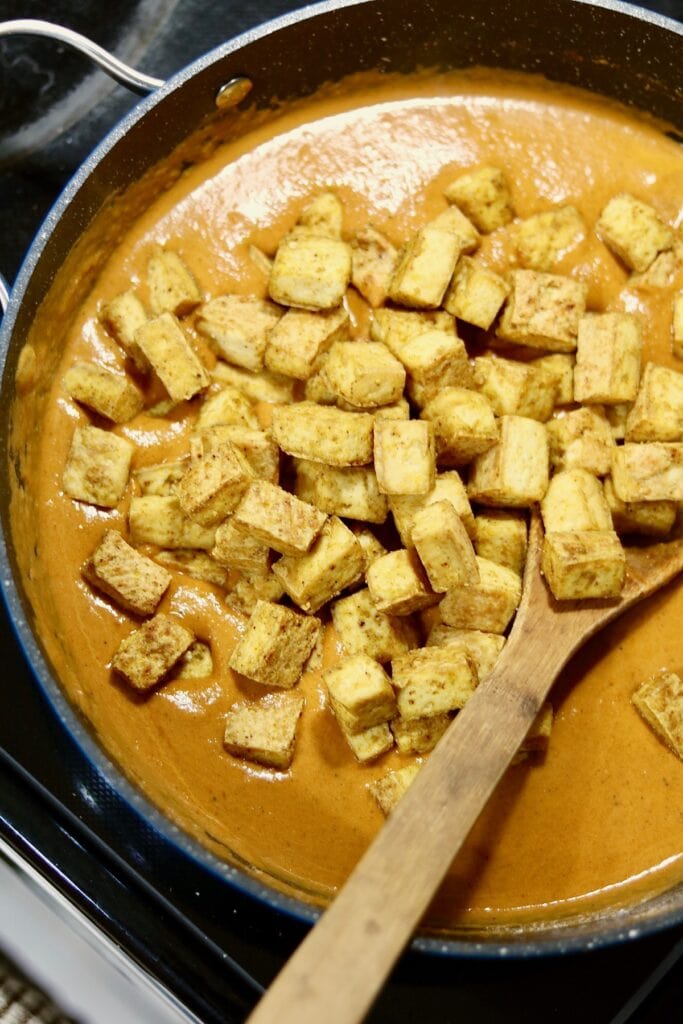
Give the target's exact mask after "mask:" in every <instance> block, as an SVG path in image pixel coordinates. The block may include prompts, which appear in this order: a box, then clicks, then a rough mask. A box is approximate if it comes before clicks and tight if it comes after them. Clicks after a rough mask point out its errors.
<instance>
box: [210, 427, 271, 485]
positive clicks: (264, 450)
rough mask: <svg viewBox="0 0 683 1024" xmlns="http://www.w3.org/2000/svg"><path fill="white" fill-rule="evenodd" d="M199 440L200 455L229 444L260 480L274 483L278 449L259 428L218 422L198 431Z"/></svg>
mask: <svg viewBox="0 0 683 1024" xmlns="http://www.w3.org/2000/svg"><path fill="white" fill-rule="evenodd" d="M200 439H201V451H202V453H203V454H208V453H209V452H212V451H216V450H217V449H218V448H220V447H221V446H223V445H225V444H230V445H232V446H233V448H236V449H237V451H238V452H240V453H241V454H242V455H243V456H244V458H245V459H246V460H247V462H248V463H249V465H250V466H251V468H252V470H253V472H254V474H255V476H257V477H259V479H261V480H269V481H270V482H271V483H272V484H276V483H277V482H278V477H279V475H280V450H279V448H278V446H277V445H276V444H275V442H274V441H271V439H270V438H269V437H268V435H267V434H265V433H264V432H263V431H262V430H254V428H253V427H243V426H242V425H241V424H240V423H220V424H216V426H213V427H206V428H205V429H204V430H203V431H202V432H201V435H200Z"/></svg>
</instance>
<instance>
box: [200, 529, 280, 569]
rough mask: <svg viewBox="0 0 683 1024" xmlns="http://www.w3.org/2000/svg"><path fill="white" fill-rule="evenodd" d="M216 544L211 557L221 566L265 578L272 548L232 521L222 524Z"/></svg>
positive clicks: (217, 532) (217, 531) (217, 534)
mask: <svg viewBox="0 0 683 1024" xmlns="http://www.w3.org/2000/svg"><path fill="white" fill-rule="evenodd" d="M215 539H216V543H215V545H214V547H213V549H212V551H211V557H212V558H213V559H214V561H216V562H218V564H219V565H224V566H225V567H226V568H227V569H234V570H235V571H236V572H240V573H244V574H245V575H246V576H254V575H256V576H263V575H265V573H267V572H268V569H269V568H270V548H269V547H268V545H267V544H263V543H262V542H261V541H260V540H256V539H255V538H254V537H252V536H251V534H249V533H247V531H246V530H242V529H240V527H239V526H236V525H235V523H234V522H233V521H232V518H230V519H228V520H227V522H225V523H221V525H220V526H219V527H218V529H217V530H216V538H215Z"/></svg>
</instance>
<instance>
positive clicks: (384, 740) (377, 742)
mask: <svg viewBox="0 0 683 1024" xmlns="http://www.w3.org/2000/svg"><path fill="white" fill-rule="evenodd" d="M341 731H342V733H343V736H344V739H345V740H346V742H347V743H348V745H349V746H350V747H351V750H352V751H353V754H354V757H355V758H356V760H357V761H358V762H360V764H368V763H369V762H370V761H376V760H377V758H378V757H381V756H382V754H386V752H387V751H388V750H391V748H392V747H393V745H394V736H393V733H392V731H391V729H390V728H389V726H388V725H387V723H386V722H382V724H381V725H373V726H371V727H370V728H369V729H364V730H363V732H359V733H357V734H356V735H353V733H350V732H347V731H346V729H344V727H343V726H341Z"/></svg>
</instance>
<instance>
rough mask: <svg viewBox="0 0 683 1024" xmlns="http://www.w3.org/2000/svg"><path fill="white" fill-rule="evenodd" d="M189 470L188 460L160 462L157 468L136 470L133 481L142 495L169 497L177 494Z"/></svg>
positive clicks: (149, 467)
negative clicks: (179, 485)
mask: <svg viewBox="0 0 683 1024" xmlns="http://www.w3.org/2000/svg"><path fill="white" fill-rule="evenodd" d="M187 468H188V460H187V459H186V458H185V459H178V461H177V462H159V463H157V465H155V466H143V467H142V468H141V469H136V470H134V471H133V479H134V481H135V483H136V484H137V485H138V488H139V490H140V494H143V495H144V494H159V495H163V496H164V497H168V496H169V495H174V494H175V493H176V488H177V486H178V484H179V483H180V481H181V480H182V478H183V477H184V476H185V473H186V472H187Z"/></svg>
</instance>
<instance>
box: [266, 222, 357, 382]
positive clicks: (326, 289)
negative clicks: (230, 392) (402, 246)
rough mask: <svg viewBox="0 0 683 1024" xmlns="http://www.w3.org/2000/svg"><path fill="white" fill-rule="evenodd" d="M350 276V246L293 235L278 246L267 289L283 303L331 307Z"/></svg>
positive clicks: (331, 239)
mask: <svg viewBox="0 0 683 1024" xmlns="http://www.w3.org/2000/svg"><path fill="white" fill-rule="evenodd" d="M350 279H351V249H350V247H349V246H348V245H347V244H346V243H345V242H342V241H341V240H340V239H338V238H326V237H324V236H321V235H313V234H308V233H306V234H293V235H288V236H286V237H285V238H284V239H283V240H282V241H281V242H280V245H279V246H278V249H277V252H276V254H275V261H274V263H273V269H272V271H271V274H270V280H269V282H268V291H269V293H270V297H271V299H273V300H274V301H275V302H279V303H280V304H281V305H283V306H297V307H299V308H301V309H333V308H334V307H335V306H338V305H339V304H340V303H341V301H342V299H343V298H344V294H345V292H346V287H347V285H348V283H349V281H350ZM270 368H271V369H272V368H273V367H270Z"/></svg>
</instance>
